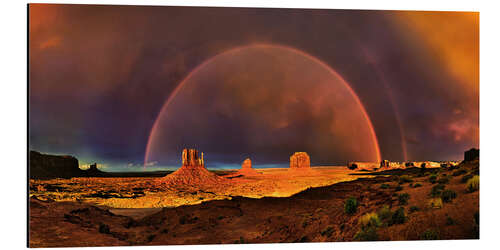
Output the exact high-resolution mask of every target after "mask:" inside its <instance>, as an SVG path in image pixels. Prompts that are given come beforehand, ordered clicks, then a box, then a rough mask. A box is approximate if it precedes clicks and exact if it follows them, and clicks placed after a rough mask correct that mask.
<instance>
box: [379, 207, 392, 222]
mask: <svg viewBox="0 0 500 250" xmlns="http://www.w3.org/2000/svg"><path fill="white" fill-rule="evenodd" d="M377 215H378V217H379V218H380V220H381V221H382V222H385V223H386V222H387V223H388V222H389V220H390V219H391V217H392V211H391V209H390V208H389V206H387V205H385V206H383V207H382V208H380V209H379V210H378V212H377Z"/></svg>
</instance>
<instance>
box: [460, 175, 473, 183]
mask: <svg viewBox="0 0 500 250" xmlns="http://www.w3.org/2000/svg"><path fill="white" fill-rule="evenodd" d="M472 177H474V175H473V174H467V175H464V176H462V179H461V180H460V182H462V183H466V182H467V181H468V180H469V179H471V178H472Z"/></svg>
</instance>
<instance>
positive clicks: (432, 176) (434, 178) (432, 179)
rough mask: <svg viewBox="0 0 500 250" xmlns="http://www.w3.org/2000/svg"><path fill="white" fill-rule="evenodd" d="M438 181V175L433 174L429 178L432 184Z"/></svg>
mask: <svg viewBox="0 0 500 250" xmlns="http://www.w3.org/2000/svg"><path fill="white" fill-rule="evenodd" d="M436 180H437V175H436V174H431V175H430V176H429V182H430V183H432V184H434V183H436Z"/></svg>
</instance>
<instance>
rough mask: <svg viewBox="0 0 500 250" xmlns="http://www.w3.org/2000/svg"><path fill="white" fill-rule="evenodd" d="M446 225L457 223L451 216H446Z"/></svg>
mask: <svg viewBox="0 0 500 250" xmlns="http://www.w3.org/2000/svg"><path fill="white" fill-rule="evenodd" d="M446 225H448V226H451V225H455V220H454V219H453V218H451V217H450V216H446Z"/></svg>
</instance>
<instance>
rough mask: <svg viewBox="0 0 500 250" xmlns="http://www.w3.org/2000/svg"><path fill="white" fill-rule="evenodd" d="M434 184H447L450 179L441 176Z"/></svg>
mask: <svg viewBox="0 0 500 250" xmlns="http://www.w3.org/2000/svg"><path fill="white" fill-rule="evenodd" d="M436 182H437V183H439V184H447V183H448V182H450V179H448V177H447V176H442V177H440V178H439V179H437V181H436Z"/></svg>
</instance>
